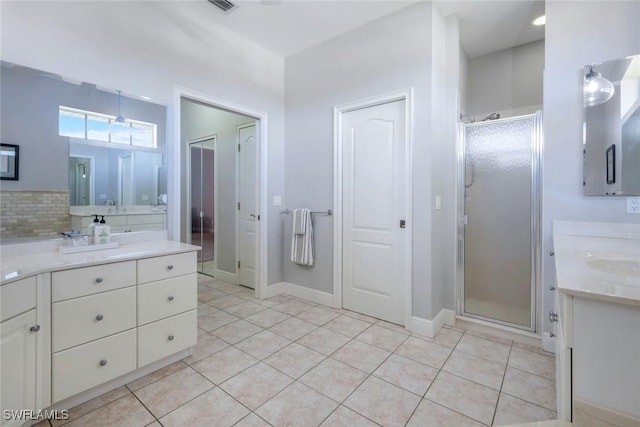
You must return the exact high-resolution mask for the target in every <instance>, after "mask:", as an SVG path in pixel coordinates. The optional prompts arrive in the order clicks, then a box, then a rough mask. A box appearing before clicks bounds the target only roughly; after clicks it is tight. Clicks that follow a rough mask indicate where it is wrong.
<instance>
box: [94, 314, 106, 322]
mask: <svg viewBox="0 0 640 427" xmlns="http://www.w3.org/2000/svg"><path fill="white" fill-rule="evenodd" d="M102 319H104V316H103V315H102V314H98V315H97V316H96V320H97V321H98V322H99V321H101V320H102Z"/></svg>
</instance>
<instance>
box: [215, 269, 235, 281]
mask: <svg viewBox="0 0 640 427" xmlns="http://www.w3.org/2000/svg"><path fill="white" fill-rule="evenodd" d="M213 275H214V276H215V278H216V279H220V280H224V281H225V282H229V283H234V284H237V283H238V275H237V274H236V273H229V272H228V271H224V270H218V269H216V270H215V273H213Z"/></svg>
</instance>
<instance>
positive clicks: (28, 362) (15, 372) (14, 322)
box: [0, 276, 41, 427]
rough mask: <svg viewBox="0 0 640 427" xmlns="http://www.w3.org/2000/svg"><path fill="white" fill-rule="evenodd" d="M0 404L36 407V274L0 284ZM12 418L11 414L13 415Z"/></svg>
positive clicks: (13, 423)
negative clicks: (0, 375) (0, 381)
mask: <svg viewBox="0 0 640 427" xmlns="http://www.w3.org/2000/svg"><path fill="white" fill-rule="evenodd" d="M0 301H1V302H2V311H1V312H0V364H1V366H0V372H2V385H1V390H0V407H1V409H2V411H4V410H20V409H24V410H36V393H37V391H36V386H37V371H38V363H37V362H38V360H37V357H38V353H37V334H38V333H41V331H40V329H41V326H40V325H38V323H37V320H36V277H35V276H33V277H29V278H26V279H22V280H18V281H16V282H13V283H10V284H7V285H3V286H0ZM14 418H15V417H14ZM24 422H25V420H24V419H6V417H5V414H4V412H3V414H2V418H1V421H0V425H2V426H3V427H4V426H19V425H22V424H23V423H24Z"/></svg>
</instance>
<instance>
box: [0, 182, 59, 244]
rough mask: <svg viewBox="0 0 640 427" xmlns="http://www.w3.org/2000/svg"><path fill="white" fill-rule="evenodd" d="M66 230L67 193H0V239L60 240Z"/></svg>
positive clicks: (37, 191)
mask: <svg viewBox="0 0 640 427" xmlns="http://www.w3.org/2000/svg"><path fill="white" fill-rule="evenodd" d="M69 228H71V216H70V215H69V192H68V191H51V190H45V191H41V190H2V191H0V239H3V240H4V239H14V238H21V237H59V236H60V232H61V231H62V230H67V229H69Z"/></svg>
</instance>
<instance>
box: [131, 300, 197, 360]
mask: <svg viewBox="0 0 640 427" xmlns="http://www.w3.org/2000/svg"><path fill="white" fill-rule="evenodd" d="M196 311H197V310H191V311H188V312H186V313H182V314H178V315H177V316H173V317H169V318H168V319H163V320H159V321H157V322H154V323H150V324H148V325H145V326H141V327H139V328H138V367H142V366H144V365H147V364H149V363H151V362H154V361H156V360H159V359H162V358H163V357H166V356H169V355H171V354H173V353H176V352H178V351H180V350H184V349H185V348H187V347H191V346H192V345H196V342H197V341H198V332H197V329H198V327H197V324H198V320H197V314H196Z"/></svg>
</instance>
